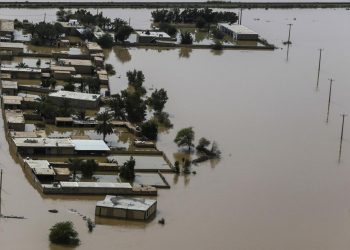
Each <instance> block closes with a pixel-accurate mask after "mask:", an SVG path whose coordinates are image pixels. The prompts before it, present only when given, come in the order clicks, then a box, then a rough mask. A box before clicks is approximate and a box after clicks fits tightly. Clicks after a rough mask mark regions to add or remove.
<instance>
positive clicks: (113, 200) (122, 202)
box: [96, 195, 157, 211]
mask: <svg viewBox="0 0 350 250" xmlns="http://www.w3.org/2000/svg"><path fill="white" fill-rule="evenodd" d="M155 203H157V201H156V200H151V199H142V198H127V197H123V196H113V195H107V196H106V198H105V199H104V200H103V201H98V202H97V204H96V206H98V207H111V208H122V209H131V210H140V211H147V210H148V209H149V208H150V207H151V206H152V205H154V204H155Z"/></svg>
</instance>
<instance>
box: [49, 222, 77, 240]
mask: <svg viewBox="0 0 350 250" xmlns="http://www.w3.org/2000/svg"><path fill="white" fill-rule="evenodd" d="M49 239H50V241H51V243H54V244H62V245H78V244H79V242H80V240H79V237H78V232H77V231H75V229H74V227H73V223H72V222H71V221H65V222H58V223H56V224H55V225H54V226H53V227H51V228H50V235H49Z"/></svg>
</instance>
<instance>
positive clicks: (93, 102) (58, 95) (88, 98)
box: [49, 90, 101, 109]
mask: <svg viewBox="0 0 350 250" xmlns="http://www.w3.org/2000/svg"><path fill="white" fill-rule="evenodd" d="M49 99H51V100H52V101H53V102H54V103H56V104H57V105H62V104H63V102H64V101H65V100H66V101H68V102H69V105H71V106H72V107H76V108H85V109H95V108H97V107H98V104H99V102H100V99H101V95H99V94H89V93H81V92H73V91H64V90H60V91H58V92H54V93H50V94H49Z"/></svg>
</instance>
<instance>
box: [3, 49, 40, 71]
mask: <svg viewBox="0 0 350 250" xmlns="http://www.w3.org/2000/svg"><path fill="white" fill-rule="evenodd" d="M0 47H1V46H0ZM1 71H10V72H35V73H41V69H38V68H16V67H6V66H1Z"/></svg>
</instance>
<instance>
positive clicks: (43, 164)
mask: <svg viewBox="0 0 350 250" xmlns="http://www.w3.org/2000/svg"><path fill="white" fill-rule="evenodd" d="M24 162H25V163H27V164H28V166H29V167H30V168H48V167H49V166H50V163H49V162H48V161H47V160H32V159H26V160H24Z"/></svg>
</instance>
